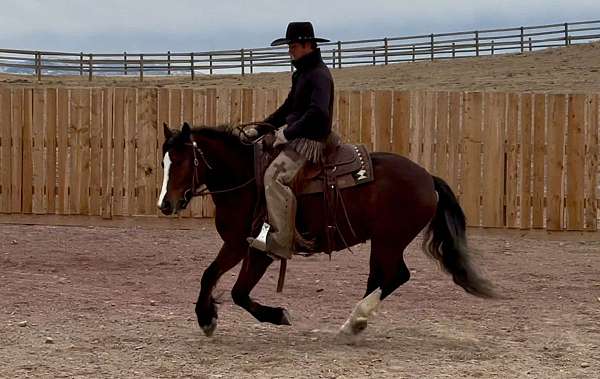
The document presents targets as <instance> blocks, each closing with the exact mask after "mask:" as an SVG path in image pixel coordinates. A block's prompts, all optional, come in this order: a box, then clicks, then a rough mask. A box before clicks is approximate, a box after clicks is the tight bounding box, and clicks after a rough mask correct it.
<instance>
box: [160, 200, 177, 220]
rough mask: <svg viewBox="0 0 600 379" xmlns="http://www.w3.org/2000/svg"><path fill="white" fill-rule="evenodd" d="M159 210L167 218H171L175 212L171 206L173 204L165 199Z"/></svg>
mask: <svg viewBox="0 0 600 379" xmlns="http://www.w3.org/2000/svg"><path fill="white" fill-rule="evenodd" d="M158 208H159V209H160V211H161V212H162V213H163V214H164V215H165V216H170V215H172V214H173V212H174V211H175V209H173V206H172V205H171V202H170V201H169V200H167V199H164V200H163V201H162V203H161V204H160V207H158Z"/></svg>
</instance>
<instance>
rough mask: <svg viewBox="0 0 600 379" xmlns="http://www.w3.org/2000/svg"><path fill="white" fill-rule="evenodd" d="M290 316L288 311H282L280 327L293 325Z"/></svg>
mask: <svg viewBox="0 0 600 379" xmlns="http://www.w3.org/2000/svg"><path fill="white" fill-rule="evenodd" d="M290 319H291V317H290V314H289V313H288V311H287V310H285V309H282V310H281V321H280V322H279V325H292V323H291V322H290Z"/></svg>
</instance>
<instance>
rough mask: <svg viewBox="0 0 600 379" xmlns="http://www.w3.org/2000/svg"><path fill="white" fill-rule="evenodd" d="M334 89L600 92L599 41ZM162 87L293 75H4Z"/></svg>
mask: <svg viewBox="0 0 600 379" xmlns="http://www.w3.org/2000/svg"><path fill="white" fill-rule="evenodd" d="M332 73H333V76H334V81H335V85H336V87H337V88H344V89H350V88H352V89H396V90H402V89H432V90H453V91H473V90H478V91H519V92H523V91H527V92H559V93H565V92H569V93H583V92H598V90H599V86H598V83H600V42H595V43H590V44H583V45H573V46H569V47H561V48H553V49H546V50H540V51H537V52H532V53H529V52H527V53H525V54H504V55H495V56H485V57H480V58H477V57H473V58H461V59H450V60H438V61H434V62H428V61H424V62H417V63H400V64H390V65H387V66H384V65H379V66H375V67H374V66H357V67H348V68H345V67H343V68H341V69H337V68H336V69H334V70H332ZM3 85H4V86H6V85H8V86H15V85H27V86H31V85H41V86H159V87H178V88H186V87H188V88H202V87H211V86H213V87H214V86H220V87H236V86H241V87H252V88H272V87H283V88H288V87H289V86H290V73H289V72H281V73H260V74H254V75H246V76H241V75H213V76H209V75H197V76H196V79H195V80H194V81H192V80H191V79H190V77H189V76H185V75H181V76H171V77H164V76H163V77H157V76H154V77H152V76H148V75H146V76H145V77H144V81H143V82H140V81H139V78H137V77H131V76H130V77H127V78H126V77H122V76H121V77H94V80H93V81H92V82H89V81H88V80H87V77H83V78H81V77H80V76H74V77H65V76H58V77H44V79H43V80H42V82H41V83H38V82H37V80H36V78H35V77H33V76H23V75H7V74H0V86H3Z"/></svg>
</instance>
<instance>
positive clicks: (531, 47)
mask: <svg viewBox="0 0 600 379" xmlns="http://www.w3.org/2000/svg"><path fill="white" fill-rule="evenodd" d="M532 50H533V45H532V43H531V37H529V51H532Z"/></svg>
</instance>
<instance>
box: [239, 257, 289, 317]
mask: <svg viewBox="0 0 600 379" xmlns="http://www.w3.org/2000/svg"><path fill="white" fill-rule="evenodd" d="M271 263H273V259H271V258H270V257H269V256H267V255H266V254H265V253H263V252H260V251H258V250H251V251H250V254H248V255H247V256H246V258H245V259H244V263H243V265H242V269H241V270H240V274H239V276H238V279H237V281H236V282H235V285H234V286H233V289H232V290H231V296H232V298H233V301H234V302H235V303H236V304H237V305H239V306H240V307H242V308H244V309H245V310H247V311H248V312H250V314H252V316H254V317H255V318H256V319H257V320H258V321H260V322H270V323H272V324H275V325H291V323H290V317H289V315H288V312H287V311H286V310H285V309H284V308H274V307H268V306H265V305H261V304H259V303H257V302H256V301H254V300H252V299H251V298H250V292H251V291H252V289H253V288H254V286H255V285H256V284H257V283H258V281H259V280H260V278H262V276H263V275H264V273H265V271H266V270H267V268H268V267H269V265H270V264H271Z"/></svg>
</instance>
